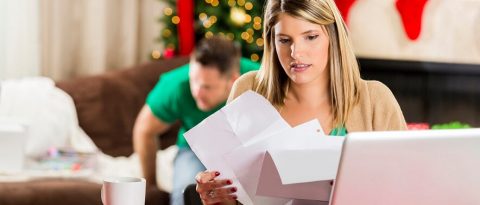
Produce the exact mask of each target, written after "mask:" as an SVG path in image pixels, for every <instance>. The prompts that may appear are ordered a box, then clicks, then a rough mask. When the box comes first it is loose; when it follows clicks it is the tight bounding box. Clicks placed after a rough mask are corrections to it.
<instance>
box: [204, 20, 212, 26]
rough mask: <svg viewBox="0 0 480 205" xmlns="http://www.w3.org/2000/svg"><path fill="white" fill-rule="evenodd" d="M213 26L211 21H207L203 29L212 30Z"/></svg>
mask: <svg viewBox="0 0 480 205" xmlns="http://www.w3.org/2000/svg"><path fill="white" fill-rule="evenodd" d="M211 26H212V23H211V22H210V21H209V20H206V21H204V22H203V27H205V28H210V27H211Z"/></svg>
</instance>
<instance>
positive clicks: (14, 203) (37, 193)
mask: <svg viewBox="0 0 480 205" xmlns="http://www.w3.org/2000/svg"><path fill="white" fill-rule="evenodd" d="M101 188H102V185H101V184H96V183H91V182H87V181H81V180H72V179H68V180H67V179H65V180H62V179H56V180H37V181H30V182H15V183H0V204H2V205H31V204H35V205H43V204H69V205H75V204H78V205H84V204H89V205H95V204H98V205H101V204H102V201H101V199H100V190H101ZM146 191H147V192H146V198H145V204H148V205H158V204H169V195H168V193H166V192H163V191H160V190H159V189H158V188H157V187H155V186H149V187H147V190H146Z"/></svg>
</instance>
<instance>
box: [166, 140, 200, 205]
mask: <svg viewBox="0 0 480 205" xmlns="http://www.w3.org/2000/svg"><path fill="white" fill-rule="evenodd" d="M201 171H205V167H204V166H203V164H202V163H201V162H200V160H199V159H198V158H197V156H196V155H195V153H193V151H192V150H191V149H190V148H179V149H178V153H177V156H175V160H174V162H173V190H172V194H171V195H170V204H171V205H183V204H184V203H183V190H184V189H185V188H186V187H187V186H188V185H189V184H194V183H195V175H197V174H198V172H201Z"/></svg>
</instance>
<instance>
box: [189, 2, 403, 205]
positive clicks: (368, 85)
mask: <svg viewBox="0 0 480 205" xmlns="http://www.w3.org/2000/svg"><path fill="white" fill-rule="evenodd" d="M264 37H265V49H264V54H263V61H262V66H261V69H260V71H258V72H250V73H247V74H245V75H243V76H242V77H240V78H239V79H238V80H237V81H236V82H235V85H234V87H233V88H232V92H231V93H230V98H229V101H231V100H233V99H234V98H236V97H238V96H239V95H241V94H242V93H243V92H245V91H247V90H254V91H256V92H257V93H259V94H261V95H263V96H264V97H265V98H266V99H268V100H269V101H270V102H271V103H272V105H274V106H275V107H276V108H277V110H278V111H279V113H280V114H281V116H282V117H283V118H284V119H285V120H286V121H287V122H288V123H289V124H290V125H291V126H296V125H299V124H302V123H304V122H306V121H309V120H311V119H314V118H316V119H318V120H319V122H320V124H321V125H322V128H323V129H324V132H325V133H330V134H331V135H345V134H346V133H347V132H356V131H373V130H402V129H406V123H405V119H404V117H403V114H402V111H401V110H400V106H399V105H398V103H397V101H396V100H395V97H394V96H393V94H392V93H391V91H390V90H389V89H388V88H387V87H386V86H385V85H383V84H382V83H380V82H377V81H365V80H362V79H361V78H360V73H359V69H358V64H357V61H356V59H355V55H354V53H353V49H352V46H351V43H350V40H349V39H348V33H347V30H346V26H345V23H344V21H343V20H342V17H341V15H340V12H339V11H338V9H337V7H336V5H335V3H334V1H333V0H269V1H268V2H267V5H266V8H265V16H264ZM219 175H220V173H219V172H215V171H213V172H209V171H207V172H202V173H199V174H198V175H197V177H196V180H197V192H198V193H199V194H200V197H201V199H202V201H203V203H204V204H215V203H219V202H221V203H226V204H229V203H232V204H235V201H234V200H235V199H236V195H235V194H234V192H235V191H236V188H235V187H227V186H228V185H229V184H231V181H230V180H216V179H215V178H216V177H217V176H219Z"/></svg>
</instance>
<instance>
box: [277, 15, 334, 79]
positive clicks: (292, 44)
mask: <svg viewBox="0 0 480 205" xmlns="http://www.w3.org/2000/svg"><path fill="white" fill-rule="evenodd" d="M274 30H275V50H276V52H277V55H278V59H279V60H280V63H281V64H282V67H283V69H284V70H285V72H286V74H287V75H288V77H289V78H290V79H291V80H292V81H293V83H296V84H305V83H312V82H320V81H323V80H326V79H328V72H325V71H326V70H327V69H325V68H326V66H327V62H328V45H329V38H328V35H327V33H326V31H325V30H324V29H323V27H322V26H321V25H318V24H314V23H310V22H308V21H305V20H302V19H299V18H295V17H292V16H290V15H288V14H285V13H282V14H280V15H279V16H278V23H277V24H275V26H274Z"/></svg>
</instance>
